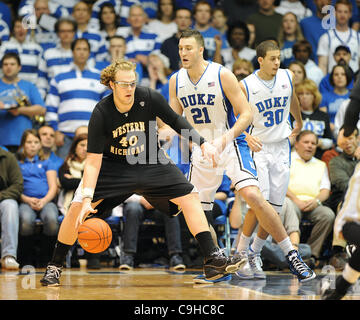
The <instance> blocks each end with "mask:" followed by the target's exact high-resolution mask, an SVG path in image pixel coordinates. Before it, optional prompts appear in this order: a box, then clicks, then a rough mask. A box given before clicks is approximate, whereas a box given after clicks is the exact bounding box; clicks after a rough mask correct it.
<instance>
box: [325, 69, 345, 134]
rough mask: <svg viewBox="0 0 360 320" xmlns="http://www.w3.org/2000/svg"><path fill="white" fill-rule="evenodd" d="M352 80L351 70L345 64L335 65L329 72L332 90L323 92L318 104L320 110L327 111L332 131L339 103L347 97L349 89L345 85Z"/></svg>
mask: <svg viewBox="0 0 360 320" xmlns="http://www.w3.org/2000/svg"><path fill="white" fill-rule="evenodd" d="M351 80H352V72H351V70H350V68H349V67H348V66H346V65H336V66H334V67H333V69H332V71H331V73H330V84H331V85H332V86H333V88H334V89H333V90H332V91H326V92H324V93H323V94H322V95H323V99H322V101H321V104H320V110H321V111H324V112H327V113H328V114H329V117H330V127H331V130H332V131H334V128H335V127H334V121H335V116H336V113H337V111H338V110H339V108H340V105H341V104H342V103H343V102H344V101H345V100H347V99H348V98H349V95H350V91H349V90H348V88H347V86H348V85H349V84H350V82H351Z"/></svg>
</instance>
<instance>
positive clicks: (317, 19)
mask: <svg viewBox="0 0 360 320" xmlns="http://www.w3.org/2000/svg"><path fill="white" fill-rule="evenodd" d="M314 3H315V4H314ZM330 3H331V0H316V1H311V4H312V5H315V6H316V8H315V9H314V12H313V15H311V16H309V17H306V18H304V19H302V20H301V21H300V26H301V30H302V32H303V35H304V38H305V39H306V40H308V41H309V43H310V44H311V48H312V50H311V51H312V53H311V56H310V58H311V60H313V61H314V62H315V63H316V64H318V57H317V52H316V51H317V47H318V42H319V39H320V37H321V36H322V35H323V34H324V33H326V31H327V30H326V29H325V28H323V25H322V23H323V21H324V18H325V17H326V16H327V15H328V11H327V10H323V7H324V6H326V5H330Z"/></svg>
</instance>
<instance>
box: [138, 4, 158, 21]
mask: <svg viewBox="0 0 360 320" xmlns="http://www.w3.org/2000/svg"><path fill="white" fill-rule="evenodd" d="M139 1H140V4H141V6H142V7H143V8H144V11H145V13H146V14H147V16H148V18H149V19H155V18H156V14H157V10H158V1H159V0H139Z"/></svg>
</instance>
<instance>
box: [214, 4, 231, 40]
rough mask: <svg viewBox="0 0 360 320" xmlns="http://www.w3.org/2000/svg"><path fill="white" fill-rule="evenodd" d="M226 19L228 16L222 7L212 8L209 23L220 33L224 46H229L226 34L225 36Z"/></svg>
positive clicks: (226, 28)
mask: <svg viewBox="0 0 360 320" xmlns="http://www.w3.org/2000/svg"><path fill="white" fill-rule="evenodd" d="M227 20H228V18H227V15H226V13H225V10H224V9H223V8H221V7H215V8H214V9H213V10H212V19H211V24H212V26H213V27H214V28H215V29H216V30H218V31H219V32H220V33H221V35H222V36H221V40H222V42H223V43H225V44H226V47H229V43H228V41H227V36H226V33H227V30H228V23H227Z"/></svg>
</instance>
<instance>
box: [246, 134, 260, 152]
mask: <svg viewBox="0 0 360 320" xmlns="http://www.w3.org/2000/svg"><path fill="white" fill-rule="evenodd" d="M245 141H246V142H247V144H248V146H249V148H250V150H251V151H253V152H259V151H260V150H261V149H262V146H263V145H262V143H261V140H260V139H259V138H258V137H254V136H252V135H246V138H245Z"/></svg>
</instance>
